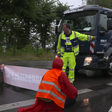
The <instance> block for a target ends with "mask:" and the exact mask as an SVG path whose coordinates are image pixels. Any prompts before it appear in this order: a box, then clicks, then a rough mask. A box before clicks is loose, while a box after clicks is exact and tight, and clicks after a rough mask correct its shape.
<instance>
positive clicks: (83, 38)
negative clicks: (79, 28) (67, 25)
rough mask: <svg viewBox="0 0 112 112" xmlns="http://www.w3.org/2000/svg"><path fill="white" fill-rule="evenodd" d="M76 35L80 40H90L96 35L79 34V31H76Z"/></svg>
mask: <svg viewBox="0 0 112 112" xmlns="http://www.w3.org/2000/svg"><path fill="white" fill-rule="evenodd" d="M75 33H76V37H77V38H78V39H79V40H81V41H90V40H92V39H93V38H94V39H95V38H96V37H95V36H91V35H85V34H81V33H79V32H76V31H75Z"/></svg>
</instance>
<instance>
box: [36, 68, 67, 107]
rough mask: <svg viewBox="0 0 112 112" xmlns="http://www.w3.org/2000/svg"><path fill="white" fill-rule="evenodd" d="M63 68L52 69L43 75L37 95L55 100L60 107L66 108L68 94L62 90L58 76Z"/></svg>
mask: <svg viewBox="0 0 112 112" xmlns="http://www.w3.org/2000/svg"><path fill="white" fill-rule="evenodd" d="M61 73H62V70H58V69H51V70H49V71H48V72H46V74H45V75H44V76H43V79H42V81H41V84H40V85H39V89H38V92H37V94H36V97H37V98H38V97H41V98H46V99H50V100H52V101H54V102H55V103H56V104H57V105H58V106H59V107H61V108H64V104H65V100H66V95H65V94H64V93H63V92H62V91H61V86H60V84H59V82H58V78H59V76H60V75H61Z"/></svg>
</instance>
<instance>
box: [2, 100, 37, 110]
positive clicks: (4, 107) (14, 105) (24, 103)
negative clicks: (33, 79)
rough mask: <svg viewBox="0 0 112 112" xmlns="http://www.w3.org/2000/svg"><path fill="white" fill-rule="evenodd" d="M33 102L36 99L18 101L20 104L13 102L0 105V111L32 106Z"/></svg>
mask: <svg viewBox="0 0 112 112" xmlns="http://www.w3.org/2000/svg"><path fill="white" fill-rule="evenodd" d="M35 100H36V99H31V100H26V101H20V102H14V103H9V104H4V105H0V111H4V110H9V109H13V108H18V107H24V106H28V105H32V104H34V103H35Z"/></svg>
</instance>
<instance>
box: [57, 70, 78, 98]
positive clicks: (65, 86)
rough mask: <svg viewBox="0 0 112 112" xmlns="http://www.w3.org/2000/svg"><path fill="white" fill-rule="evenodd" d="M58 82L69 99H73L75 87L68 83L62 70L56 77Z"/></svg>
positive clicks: (75, 91) (75, 94) (75, 93)
mask: <svg viewBox="0 0 112 112" xmlns="http://www.w3.org/2000/svg"><path fill="white" fill-rule="evenodd" d="M58 81H59V84H60V86H61V90H62V92H63V93H64V94H66V96H68V97H69V98H71V99H74V98H75V97H76V96H77V94H78V93H77V89H76V88H75V87H74V86H73V85H72V84H71V83H70V81H69V79H68V77H67V76H66V73H65V72H62V73H61V75H60V77H59V78H58Z"/></svg>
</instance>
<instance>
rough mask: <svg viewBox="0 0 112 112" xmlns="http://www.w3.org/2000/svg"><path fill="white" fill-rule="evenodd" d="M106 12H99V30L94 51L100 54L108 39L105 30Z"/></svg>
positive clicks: (107, 33)
mask: <svg viewBox="0 0 112 112" xmlns="http://www.w3.org/2000/svg"><path fill="white" fill-rule="evenodd" d="M107 20H108V18H107V14H104V13H101V14H100V21H99V31H98V32H97V33H98V34H97V35H98V36H97V44H96V53H97V54H102V53H104V50H105V49H106V44H107V42H108V40H109V37H110V36H109V32H108V30H107Z"/></svg>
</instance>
